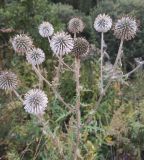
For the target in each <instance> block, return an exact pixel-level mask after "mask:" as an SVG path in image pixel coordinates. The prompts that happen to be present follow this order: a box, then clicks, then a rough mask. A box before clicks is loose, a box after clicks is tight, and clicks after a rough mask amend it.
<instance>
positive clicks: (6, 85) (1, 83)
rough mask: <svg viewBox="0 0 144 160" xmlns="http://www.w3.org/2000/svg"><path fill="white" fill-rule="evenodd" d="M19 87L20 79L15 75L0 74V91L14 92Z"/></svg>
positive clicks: (4, 72) (8, 72) (7, 72)
mask: <svg viewBox="0 0 144 160" xmlns="http://www.w3.org/2000/svg"><path fill="white" fill-rule="evenodd" d="M17 85H18V79H17V76H16V74H15V73H13V72H10V71H1V72H0V89H4V90H12V89H15V88H16V87H17Z"/></svg>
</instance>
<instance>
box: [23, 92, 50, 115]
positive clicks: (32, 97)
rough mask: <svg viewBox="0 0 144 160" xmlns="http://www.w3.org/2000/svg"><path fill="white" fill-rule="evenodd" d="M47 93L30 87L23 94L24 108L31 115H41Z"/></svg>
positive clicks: (45, 103) (45, 105)
mask: <svg viewBox="0 0 144 160" xmlns="http://www.w3.org/2000/svg"><path fill="white" fill-rule="evenodd" d="M47 103H48V98H47V95H46V94H45V93H44V92H43V91H42V90H40V89H31V90H30V91H28V92H27V93H26V94H25V97H24V103H23V104H24V109H25V111H26V112H28V113H30V114H33V115H37V116H38V115H42V114H44V111H45V109H46V107H47Z"/></svg>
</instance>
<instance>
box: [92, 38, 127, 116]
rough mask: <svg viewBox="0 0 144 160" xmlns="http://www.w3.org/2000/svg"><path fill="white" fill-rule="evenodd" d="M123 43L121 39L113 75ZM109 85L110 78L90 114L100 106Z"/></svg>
mask: <svg viewBox="0 0 144 160" xmlns="http://www.w3.org/2000/svg"><path fill="white" fill-rule="evenodd" d="M123 42H124V40H123V39H121V42H120V46H119V50H118V54H117V57H116V60H115V63H114V66H113V69H112V70H113V74H114V72H115V70H116V68H117V65H118V62H119V59H120V57H121V54H122V47H123ZM113 74H112V76H113ZM111 83H112V78H110V80H109V81H108V83H107V85H106V87H105V88H104V92H103V94H101V95H100V97H99V99H98V101H97V103H96V108H95V109H94V111H93V112H92V114H94V113H95V112H96V111H97V109H98V107H99V105H100V103H101V101H102V99H103V97H104V95H105V93H106V92H107V90H108V88H109V86H110V85H111Z"/></svg>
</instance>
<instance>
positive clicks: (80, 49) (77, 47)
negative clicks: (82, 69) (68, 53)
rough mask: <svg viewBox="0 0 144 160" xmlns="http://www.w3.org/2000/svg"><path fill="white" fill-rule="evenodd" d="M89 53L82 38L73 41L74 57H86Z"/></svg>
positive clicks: (85, 41)
mask: <svg viewBox="0 0 144 160" xmlns="http://www.w3.org/2000/svg"><path fill="white" fill-rule="evenodd" d="M88 52H89V43H88V41H87V40H86V39H84V38H76V39H75V40H74V47H73V49H72V53H74V54H75V55H76V56H82V55H86V54H87V53H88Z"/></svg>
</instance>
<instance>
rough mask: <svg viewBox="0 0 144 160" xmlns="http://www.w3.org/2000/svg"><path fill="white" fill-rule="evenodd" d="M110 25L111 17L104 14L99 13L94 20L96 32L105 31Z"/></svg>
mask: <svg viewBox="0 0 144 160" xmlns="http://www.w3.org/2000/svg"><path fill="white" fill-rule="evenodd" d="M111 27H112V19H111V18H110V16H108V15H106V14H99V15H98V16H97V17H96V19H95V21H94V28H95V30H96V31H98V32H103V33H105V32H107V31H109V30H110V29H111Z"/></svg>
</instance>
